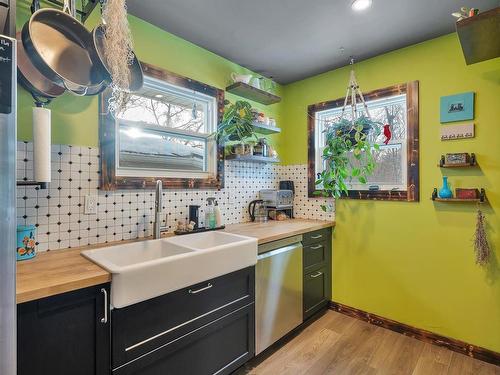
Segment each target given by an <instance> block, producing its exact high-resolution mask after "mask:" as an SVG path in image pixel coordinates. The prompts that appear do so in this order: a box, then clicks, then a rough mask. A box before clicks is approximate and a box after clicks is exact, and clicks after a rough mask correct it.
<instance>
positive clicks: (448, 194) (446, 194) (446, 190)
mask: <svg viewBox="0 0 500 375" xmlns="http://www.w3.org/2000/svg"><path fill="white" fill-rule="evenodd" d="M452 197H453V193H452V191H451V190H450V187H449V186H448V177H447V176H443V187H442V188H441V189H440V190H439V198H442V199H446V198H452Z"/></svg>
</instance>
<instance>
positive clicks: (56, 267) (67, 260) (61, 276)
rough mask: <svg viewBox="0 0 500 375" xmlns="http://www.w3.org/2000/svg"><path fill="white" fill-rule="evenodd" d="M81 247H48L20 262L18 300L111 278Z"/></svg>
mask: <svg viewBox="0 0 500 375" xmlns="http://www.w3.org/2000/svg"><path fill="white" fill-rule="evenodd" d="M81 250H82V249H68V250H53V251H47V252H43V253H40V254H37V256H36V258H34V259H30V260H24V261H20V262H17V277H16V284H17V285H16V300H17V303H23V302H27V301H32V300H36V299H39V298H43V297H49V296H53V295H56V294H60V293H65V292H69V291H72V290H77V289H82V288H86V287H89V286H93V285H99V284H102V283H106V282H109V281H111V275H110V274H109V272H107V271H105V270H103V269H102V268H101V267H99V266H98V265H97V264H94V263H92V262H91V261H89V260H87V259H86V258H84V257H83V256H81V255H80V252H81Z"/></svg>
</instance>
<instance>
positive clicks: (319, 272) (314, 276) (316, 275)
mask: <svg viewBox="0 0 500 375" xmlns="http://www.w3.org/2000/svg"><path fill="white" fill-rule="evenodd" d="M321 275H323V272H321V271H318V272H316V273H315V274H314V275H311V278H312V279H315V278H317V277H320V276H321Z"/></svg>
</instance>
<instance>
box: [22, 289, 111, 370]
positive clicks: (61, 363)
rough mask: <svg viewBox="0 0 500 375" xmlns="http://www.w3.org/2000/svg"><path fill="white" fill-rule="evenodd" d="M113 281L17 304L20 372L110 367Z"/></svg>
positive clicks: (106, 368)
mask: <svg viewBox="0 0 500 375" xmlns="http://www.w3.org/2000/svg"><path fill="white" fill-rule="evenodd" d="M104 291H106V293H108V295H109V284H103V285H99V286H95V287H90V288H85V289H80V290H77V291H74V292H69V293H65V294H61V295H57V296H53V297H48V298H43V299H40V300H37V301H31V302H26V303H23V304H20V305H18V313H17V314H18V320H17V330H18V331H17V332H18V333H17V363H18V372H17V373H18V375H34V374H43V375H45V374H47V375H49V374H50V375H68V374H71V375H104V374H109V371H110V355H109V348H110V342H109V340H110V328H109V319H108V321H107V320H106V319H105V315H107V314H108V310H109V309H108V306H105V303H108V301H107V298H106V297H107V296H106V294H105V292H104Z"/></svg>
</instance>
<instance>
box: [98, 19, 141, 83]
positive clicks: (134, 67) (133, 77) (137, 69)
mask: <svg viewBox="0 0 500 375" xmlns="http://www.w3.org/2000/svg"><path fill="white" fill-rule="evenodd" d="M104 28H105V26H104V25H99V26H97V27H96V28H95V29H94V30H93V31H92V37H93V48H91V49H90V52H91V56H92V58H93V60H94V61H98V62H99V63H100V64H101V70H103V71H106V73H107V83H111V81H112V78H111V70H110V69H109V65H108V62H107V59H106V53H105V50H106V47H105V44H104V37H105V36H104V33H105V29H104ZM132 53H133V52H132ZM133 55H134V57H133V59H132V62H131V64H130V65H129V70H130V85H129V87H125V88H123V89H124V90H125V91H130V92H134V91H139V90H140V89H141V88H142V85H143V83H144V75H143V72H142V68H141V63H140V62H139V59H138V58H137V56H136V55H135V53H133Z"/></svg>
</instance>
